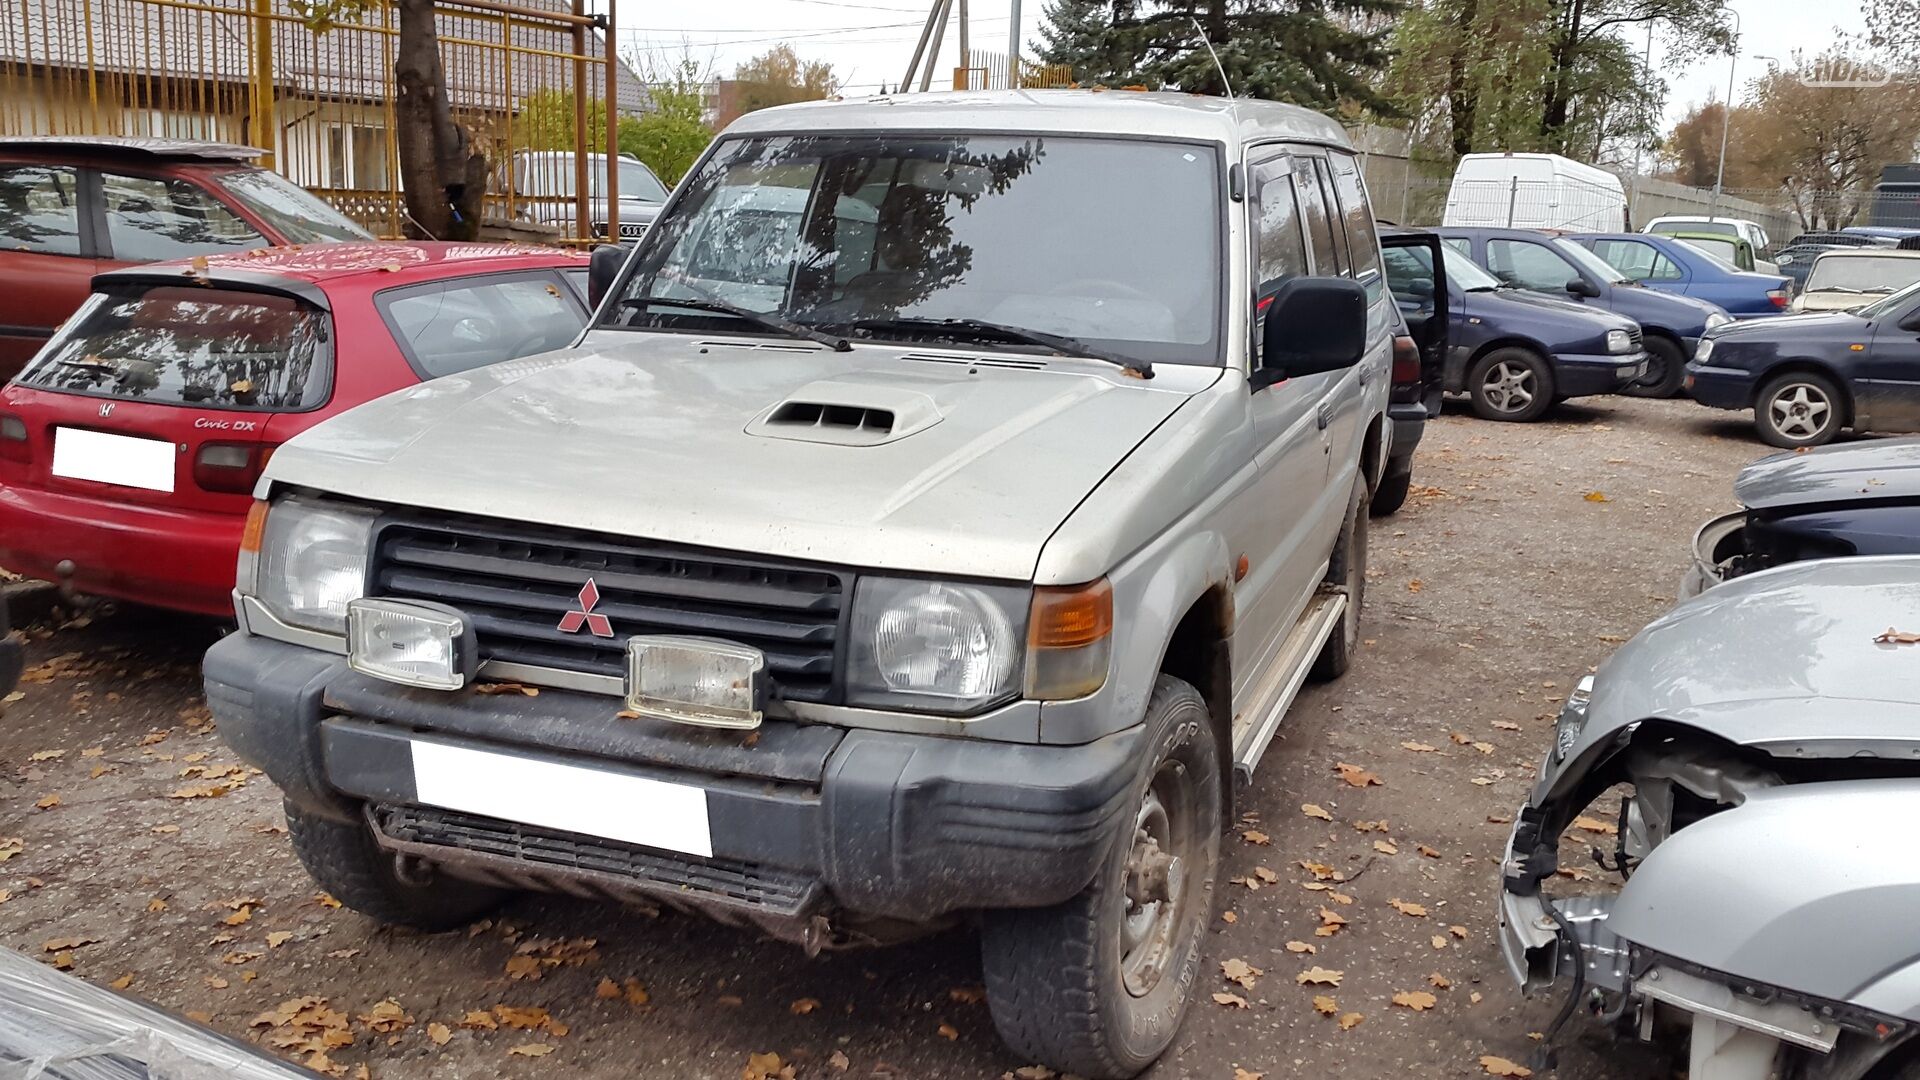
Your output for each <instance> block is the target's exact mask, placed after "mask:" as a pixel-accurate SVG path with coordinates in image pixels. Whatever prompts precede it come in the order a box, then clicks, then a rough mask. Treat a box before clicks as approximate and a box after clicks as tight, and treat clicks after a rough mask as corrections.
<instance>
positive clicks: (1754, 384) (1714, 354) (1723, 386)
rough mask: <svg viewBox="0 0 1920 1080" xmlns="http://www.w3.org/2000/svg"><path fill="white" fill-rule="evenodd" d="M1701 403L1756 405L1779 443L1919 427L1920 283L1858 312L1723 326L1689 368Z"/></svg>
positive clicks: (1758, 418)
mask: <svg viewBox="0 0 1920 1080" xmlns="http://www.w3.org/2000/svg"><path fill="white" fill-rule="evenodd" d="M1686 385H1687V389H1688V391H1690V392H1691V393H1692V394H1693V397H1694V400H1696V401H1698V402H1700V403H1701V404H1702V405H1711V406H1713V407H1715V408H1719V409H1752V410H1753V426H1754V429H1755V430H1756V431H1758V432H1759V434H1760V437H1761V438H1762V439H1764V440H1766V441H1767V442H1769V443H1771V444H1773V445H1774V446H1784V447H1789V448H1799V447H1802V446H1819V445H1820V444H1822V443H1825V442H1830V441H1832V439H1833V438H1834V436H1836V435H1838V434H1840V431H1841V429H1842V428H1849V427H1850V428H1852V429H1853V430H1854V431H1855V432H1858V433H1866V432H1881V431H1909V432H1910V431H1920V284H1916V285H1910V286H1908V287H1907V288H1905V289H1902V290H1901V291H1899V292H1897V293H1894V294H1893V295H1892V296H1889V297H1887V298H1886V299H1884V300H1880V301H1877V302H1875V303H1873V304H1869V305H1867V306H1866V307H1863V308H1860V309H1859V310H1857V311H1852V312H1828V313H1823V314H1818V315H1788V316H1784V317H1782V318H1778V319H1762V320H1758V321H1753V322H1742V323H1735V324H1733V325H1731V326H1717V327H1715V328H1714V329H1713V330H1711V331H1710V332H1708V334H1707V336H1706V337H1705V338H1704V339H1702V340H1701V342H1700V349H1699V351H1698V352H1696V353H1695V354H1694V357H1693V362H1692V363H1690V364H1688V365H1687V382H1686Z"/></svg>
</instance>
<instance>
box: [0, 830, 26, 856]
mask: <svg viewBox="0 0 1920 1080" xmlns="http://www.w3.org/2000/svg"><path fill="white" fill-rule="evenodd" d="M25 850H27V842H26V841H25V840H22V839H20V838H19V837H17V836H6V837H0V862H6V861H7V860H8V859H11V858H13V857H14V856H15V855H18V854H20V853H21V852H23V851H25Z"/></svg>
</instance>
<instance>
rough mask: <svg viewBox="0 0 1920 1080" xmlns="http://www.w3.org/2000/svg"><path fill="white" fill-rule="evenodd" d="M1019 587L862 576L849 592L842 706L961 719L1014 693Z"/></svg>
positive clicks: (1023, 616)
mask: <svg viewBox="0 0 1920 1080" xmlns="http://www.w3.org/2000/svg"><path fill="white" fill-rule="evenodd" d="M1029 597H1030V593H1029V591H1028V590H1026V589H1024V588H1016V587H1011V586H1004V585H962V584H954V583H951V582H940V581H910V580H903V579H899V578H883V577H863V578H861V579H860V583H859V585H858V586H856V588H855V590H854V598H853V646H852V649H851V651H850V652H849V655H848V681H847V701H848V704H852V705H874V706H887V705H897V706H905V707H908V708H914V709H923V710H926V711H929V712H943V713H964V712H971V711H973V710H975V709H978V708H980V707H982V706H985V705H989V704H992V703H994V702H996V701H998V700H1000V699H1002V698H1005V697H1009V696H1011V695H1012V694H1013V693H1014V692H1015V691H1016V690H1018V689H1019V687H1020V659H1021V655H1022V654H1023V653H1024V651H1025V649H1026V629H1027V604H1028V601H1029Z"/></svg>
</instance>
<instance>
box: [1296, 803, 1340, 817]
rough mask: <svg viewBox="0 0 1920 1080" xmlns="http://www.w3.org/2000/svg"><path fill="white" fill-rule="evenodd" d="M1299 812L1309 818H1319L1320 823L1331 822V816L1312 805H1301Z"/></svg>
mask: <svg viewBox="0 0 1920 1080" xmlns="http://www.w3.org/2000/svg"><path fill="white" fill-rule="evenodd" d="M1300 812H1301V813H1303V814H1305V815H1307V816H1308V817H1310V818H1319V819H1320V820H1321V821H1332V820H1333V815H1332V814H1329V813H1327V812H1326V811H1325V810H1322V809H1320V808H1319V807H1318V806H1315V805H1314V804H1312V803H1301V804H1300Z"/></svg>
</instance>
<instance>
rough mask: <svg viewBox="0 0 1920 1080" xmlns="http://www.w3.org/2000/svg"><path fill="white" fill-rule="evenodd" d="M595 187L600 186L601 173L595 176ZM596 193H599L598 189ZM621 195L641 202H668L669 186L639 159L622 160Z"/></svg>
mask: <svg viewBox="0 0 1920 1080" xmlns="http://www.w3.org/2000/svg"><path fill="white" fill-rule="evenodd" d="M594 180H595V183H594V184H593V186H594V187H596V188H597V187H599V186H600V185H599V183H598V180H599V174H597V173H596V174H595V176H594ZM594 194H596V195H598V194H599V192H598V191H596V192H594ZM620 197H621V198H623V199H635V200H637V201H639V202H653V203H657V202H666V201H667V188H666V185H664V184H662V183H661V182H660V178H659V177H657V176H655V175H653V170H652V169H649V168H647V167H646V166H645V165H642V164H640V163H639V162H637V161H622V162H620Z"/></svg>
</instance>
